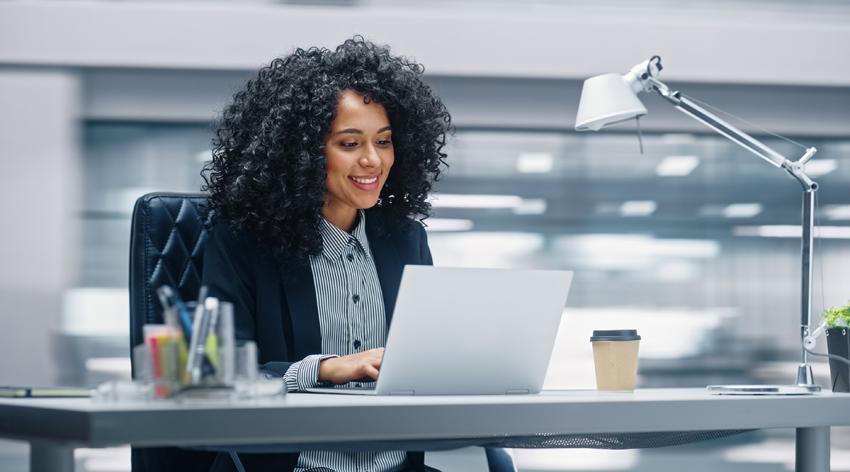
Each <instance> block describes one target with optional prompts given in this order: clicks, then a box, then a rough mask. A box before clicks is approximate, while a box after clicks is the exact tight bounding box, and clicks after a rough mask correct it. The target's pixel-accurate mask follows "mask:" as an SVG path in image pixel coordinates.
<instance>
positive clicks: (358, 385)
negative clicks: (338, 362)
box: [354, 383, 363, 388]
mask: <svg viewBox="0 0 850 472" xmlns="http://www.w3.org/2000/svg"><path fill="white" fill-rule="evenodd" d="M354 386H355V387H357V388H361V387H363V385H360V384H359V383H357V384H354Z"/></svg>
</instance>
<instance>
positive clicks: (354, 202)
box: [322, 90, 395, 231]
mask: <svg viewBox="0 0 850 472" xmlns="http://www.w3.org/2000/svg"><path fill="white" fill-rule="evenodd" d="M363 100H364V97H363V95H360V94H359V93H357V92H354V91H351V90H346V91H345V92H343V93H342V95H341V96H340V99H339V102H337V106H336V116H335V117H334V120H333V122H332V123H331V131H330V133H329V134H328V136H327V137H326V138H325V161H326V164H327V191H326V192H325V203H324V205H323V206H322V215H323V216H324V217H325V219H327V220H328V221H329V222H331V223H332V224H334V225H335V226H336V227H338V228H340V229H342V230H344V231H350V230H351V229H352V227H353V226H354V220H355V218H356V216H357V210H358V209H365V208H371V207H373V206H375V204H376V203H377V202H378V197H379V196H380V195H381V189H382V188H383V187H384V183H385V182H386V181H387V176H388V175H389V173H390V168H392V166H393V162H394V161H395V154H394V153H393V143H392V130H391V129H390V120H389V118H387V112H386V110H384V107H383V106H382V105H381V104H379V103H375V102H369V103H364V101H363Z"/></svg>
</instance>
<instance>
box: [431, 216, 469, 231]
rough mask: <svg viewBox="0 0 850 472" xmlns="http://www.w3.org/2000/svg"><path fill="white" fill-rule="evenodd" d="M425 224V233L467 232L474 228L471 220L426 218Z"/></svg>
mask: <svg viewBox="0 0 850 472" xmlns="http://www.w3.org/2000/svg"><path fill="white" fill-rule="evenodd" d="M425 224H426V225H427V226H426V227H425V229H426V230H427V231H469V230H471V229H472V228H473V226H475V225H474V224H473V223H472V220H465V219H460V218H428V219H426V220H425Z"/></svg>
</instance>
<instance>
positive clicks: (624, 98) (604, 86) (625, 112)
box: [576, 74, 646, 131]
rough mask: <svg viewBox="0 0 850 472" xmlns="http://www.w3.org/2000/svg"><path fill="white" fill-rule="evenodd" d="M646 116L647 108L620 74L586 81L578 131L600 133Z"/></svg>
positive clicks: (604, 75)
mask: <svg viewBox="0 0 850 472" xmlns="http://www.w3.org/2000/svg"><path fill="white" fill-rule="evenodd" d="M643 115H646V107H645V106H643V103H641V102H640V100H638V98H637V95H636V94H635V92H634V91H632V88H631V87H630V86H629V84H628V83H627V82H626V81H625V80H624V79H623V76H621V75H620V74H603V75H597V76H595V77H591V78H589V79H587V80H585V81H584V87H582V89H581V100H580V101H579V104H578V113H577V114H576V131H588V130H590V131H599V130H600V129H602V128H603V127H605V126H608V125H610V124H614V123H619V122H621V121H626V120H630V119H632V118H637V117H639V116H643Z"/></svg>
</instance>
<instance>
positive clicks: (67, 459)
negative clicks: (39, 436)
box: [30, 441, 74, 472]
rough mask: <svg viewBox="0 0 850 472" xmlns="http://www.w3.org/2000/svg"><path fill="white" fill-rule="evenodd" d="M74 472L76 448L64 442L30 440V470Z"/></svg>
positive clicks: (38, 471)
mask: <svg viewBox="0 0 850 472" xmlns="http://www.w3.org/2000/svg"><path fill="white" fill-rule="evenodd" d="M48 471H56V472H74V448H73V447H71V446H67V445H64V444H58V443H51V442H41V441H32V442H30V472H48Z"/></svg>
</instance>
